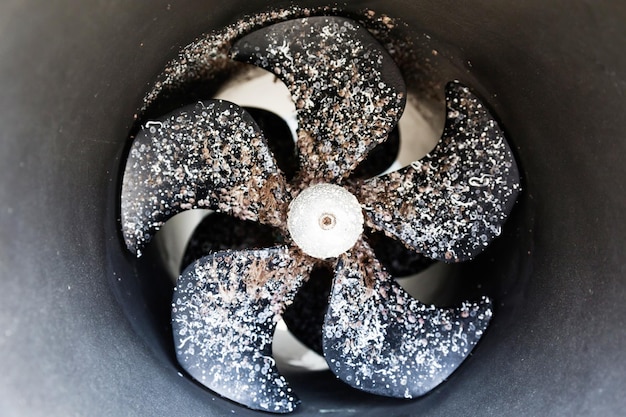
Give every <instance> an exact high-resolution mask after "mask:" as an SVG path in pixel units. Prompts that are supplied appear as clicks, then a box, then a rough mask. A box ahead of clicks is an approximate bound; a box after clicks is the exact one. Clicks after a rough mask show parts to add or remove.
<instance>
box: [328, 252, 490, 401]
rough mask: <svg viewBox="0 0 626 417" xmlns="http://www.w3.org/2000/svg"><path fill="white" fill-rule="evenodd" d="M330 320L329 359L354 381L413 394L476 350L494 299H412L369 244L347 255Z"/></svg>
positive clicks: (391, 394) (440, 378)
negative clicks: (453, 303)
mask: <svg viewBox="0 0 626 417" xmlns="http://www.w3.org/2000/svg"><path fill="white" fill-rule="evenodd" d="M335 273H336V275H335V281H334V284H333V288H332V291H331V296H330V305H329V307H328V312H327V313H326V319H325V322H324V336H323V337H324V341H323V344H324V356H325V357H326V361H327V362H328V365H329V366H330V369H331V370H332V371H333V372H334V373H335V375H337V377H338V378H340V379H341V380H342V381H344V382H346V383H347V384H349V385H351V386H353V387H355V388H358V389H360V390H363V391H366V392H371V393H374V394H380V395H385V396H389V397H400V398H402V397H403V398H413V397H417V396H420V395H423V394H425V393H427V392H428V391H430V390H431V389H433V388H434V387H436V386H437V385H439V384H440V383H441V382H442V381H443V380H444V379H445V378H447V377H448V376H449V375H450V374H451V373H452V372H453V371H454V370H455V369H457V367H458V366H459V365H460V364H461V362H463V361H464V360H465V358H466V357H467V355H468V354H469V353H470V352H471V351H472V348H473V347H474V346H475V345H476V343H477V342H478V340H479V339H480V337H481V336H482V334H483V332H484V330H485V329H486V328H487V325H488V323H489V320H490V318H491V302H490V301H489V299H487V298H486V297H484V298H483V299H482V300H481V301H480V302H479V303H469V302H466V303H463V305H462V306H461V307H458V308H455V309H440V308H436V307H435V306H427V305H425V304H422V303H420V302H419V301H417V300H415V299H414V298H412V297H411V296H410V295H409V294H407V293H406V292H405V291H404V290H403V289H402V287H400V286H399V285H398V284H397V283H396V281H395V280H394V279H393V278H392V277H391V276H390V275H389V274H388V273H387V272H386V271H385V270H384V269H383V268H382V266H381V265H380V263H379V262H378V260H377V259H376V258H375V254H374V252H373V251H372V250H371V249H370V248H369V247H368V245H367V244H366V243H365V242H363V241H362V242H360V243H359V244H357V247H355V248H354V249H353V250H352V251H351V252H349V253H346V254H344V255H342V256H341V257H340V258H339V261H338V263H337V266H336V270H335Z"/></svg>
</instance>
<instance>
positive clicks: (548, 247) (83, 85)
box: [0, 0, 626, 417]
mask: <svg viewBox="0 0 626 417" xmlns="http://www.w3.org/2000/svg"><path fill="white" fill-rule="evenodd" d="M308 3H309V4H312V3H313V2H308ZM364 6H365V4H364V3H359V4H358V5H348V6H347V8H348V9H350V10H353V11H355V12H356V11H358V10H360V9H361V8H362V7H364ZM367 6H370V7H372V8H373V9H375V10H376V11H377V12H378V13H382V12H384V13H388V14H390V15H392V16H400V17H402V18H403V20H404V21H405V22H407V23H408V24H409V27H410V28H411V29H412V30H413V31H415V32H416V33H418V32H423V31H425V32H427V33H428V34H429V36H431V38H433V39H438V40H439V41H440V44H443V45H453V46H454V48H452V49H451V50H452V51H453V53H451V55H453V56H451V58H453V60H454V62H455V63H456V64H457V73H456V75H457V77H460V78H463V80H462V81H465V82H466V83H468V84H471V85H472V86H474V85H480V86H481V91H480V93H481V96H482V97H485V98H486V99H487V102H488V104H489V105H490V107H491V108H492V109H493V110H494V113H495V114H497V115H498V117H499V122H500V123H501V125H502V126H503V127H504V129H505V131H506V133H507V135H508V138H509V140H510V141H511V143H512V144H513V145H514V146H513V148H514V151H515V153H516V156H517V157H518V160H519V161H520V165H521V168H522V171H523V175H524V180H525V181H524V189H525V190H526V196H525V197H524V198H523V200H522V204H521V205H520V207H519V209H517V210H516V211H515V212H514V213H513V216H514V222H513V223H512V225H511V228H510V229H508V230H505V231H504V233H503V236H502V237H501V238H500V239H499V240H498V241H496V242H495V243H494V244H495V246H496V247H494V249H493V250H492V251H490V252H489V253H487V254H485V255H484V256H483V257H481V259H479V260H478V261H476V262H475V263H474V264H473V265H472V266H471V267H469V268H470V270H475V271H477V273H478V272H480V273H482V274H498V275H499V276H501V277H502V280H501V283H500V284H498V285H497V286H496V293H497V294H496V295H498V296H499V297H498V302H497V304H496V306H495V307H496V315H495V316H494V320H493V322H492V325H491V326H490V330H489V332H488V333H487V334H486V335H485V336H484V337H483V340H482V342H481V344H480V346H479V347H478V348H477V349H476V350H475V353H474V355H473V356H472V357H471V358H470V360H469V361H468V362H467V363H466V364H465V366H464V369H462V370H459V373H458V374H456V375H455V376H453V377H452V378H451V379H450V381H448V382H447V383H446V384H445V386H442V387H441V388H440V389H438V390H436V391H435V392H433V393H432V394H431V395H428V396H426V397H424V398H423V399H421V400H419V401H416V402H404V401H402V402H400V401H397V400H383V399H379V398H371V397H369V396H364V395H359V394H354V393H351V392H348V391H343V390H342V388H341V386H340V385H338V384H337V383H335V382H334V380H333V378H332V376H330V375H328V374H326V373H322V374H314V376H311V375H309V374H307V375H305V376H300V377H299V379H297V378H295V379H294V381H293V383H292V385H293V386H294V389H296V390H298V393H299V395H300V397H301V398H302V399H303V401H305V404H308V405H307V406H305V407H303V408H302V411H301V415H316V414H319V411H320V410H344V411H345V410H358V413H359V415H362V416H379V415H390V416H392V415H397V416H417V415H420V416H422V415H433V416H435V415H440V416H449V415H458V414H464V415H480V416H484V415H498V416H500V415H563V416H567V415H620V414H621V413H622V411H623V409H624V408H625V407H626V400H625V399H624V396H623V391H624V387H625V386H626V377H625V375H626V353H625V352H626V349H624V346H626V323H625V322H624V321H625V320H626V319H624V318H625V317H626V304H625V303H624V302H623V301H624V299H625V298H626V281H625V280H624V276H626V270H625V268H626V266H625V265H626V255H625V253H624V250H623V243H624V240H625V237H626V224H625V223H624V222H623V213H624V211H625V210H626V200H625V197H624V196H625V195H626V190H625V189H624V187H625V186H624V181H623V179H624V178H626V168H625V166H624V164H623V155H624V154H626V140H625V139H624V132H625V131H626V119H624V118H623V117H622V115H621V110H622V109H623V108H625V107H626V56H625V55H624V53H623V51H624V50H626V26H624V24H623V22H624V21H626V7H624V5H623V4H622V3H621V2H616V1H599V2H594V3H593V4H589V3H588V2H584V1H560V0H553V1H549V2H545V1H526V2H518V3H509V2H503V3H494V2H491V1H478V2H472V3H471V4H469V3H468V4H461V3H458V2H448V1H444V2H441V1H425V2H404V1H388V2H381V3H376V2H368V3H367ZM262 7H265V6H264V5H262V4H261V2H241V3H233V4H232V8H231V7H224V6H223V5H220V6H219V7H217V6H216V5H215V4H213V3H211V2H206V3H197V2H193V3H191V2H165V1H163V2H160V1H156V2H152V3H151V4H150V6H149V7H147V6H146V5H145V4H143V3H141V4H140V3H133V4H128V3H127V2H106V3H96V4H94V3H86V2H73V1H57V2H50V3H41V2H34V1H8V2H3V3H2V5H1V6H0V35H1V36H0V90H1V91H2V94H0V126H2V128H1V129H0V286H1V289H2V293H3V295H4V298H3V303H2V304H1V305H0V322H1V326H0V328H1V329H2V331H1V332H0V375H1V376H0V393H1V394H0V413H1V414H2V415H6V416H23V415H28V416H39V415H41V416H43V415H46V416H48V415H76V414H79V415H133V416H146V415H171V416H177V415H180V416H188V415H208V416H216V417H217V416H223V415H230V414H231V410H234V411H235V412H236V413H237V414H238V415H256V413H254V412H251V411H245V410H240V409H238V408H236V406H235V405H233V404H231V403H229V402H226V401H222V400H219V399H213V397H212V396H211V394H210V393H207V392H206V391H205V390H203V389H201V388H199V387H198V386H196V385H194V384H193V383H191V382H189V381H188V380H186V379H184V378H181V377H179V376H178V375H177V369H176V368H175V367H174V365H173V362H171V361H170V359H171V358H170V357H169V356H168V355H167V354H165V353H164V352H163V349H162V348H161V344H160V342H159V341H158V339H157V338H156V336H155V334H159V333H158V332H154V331H153V330H152V328H151V325H150V323H148V322H146V321H145V320H144V319H143V317H145V316H146V311H145V309H146V306H145V304H143V303H142V301H141V293H140V291H139V290H138V287H137V286H136V284H135V283H134V281H133V279H134V278H133V272H132V269H131V268H130V266H129V263H128V261H127V260H126V258H125V257H124V256H122V255H120V254H119V253H120V252H117V253H116V252H115V251H120V250H121V248H122V246H121V245H122V244H123V243H122V241H121V236H119V235H118V234H117V231H116V230H117V229H116V228H117V226H118V223H116V221H115V218H116V213H115V210H113V209H112V207H115V204H114V202H112V200H114V195H115V193H112V192H110V191H111V190H114V191H119V188H118V185H119V182H118V180H119V178H118V175H119V173H120V167H119V163H120V162H119V155H121V154H122V151H123V148H124V146H125V140H126V138H127V135H128V132H129V130H130V128H131V125H132V124H133V118H132V115H133V114H134V113H135V112H136V109H137V108H138V107H139V106H140V105H141V99H142V97H143V95H144V93H145V90H146V86H147V85H148V84H149V83H151V82H152V81H153V79H154V77H155V75H156V74H157V73H158V72H159V71H160V69H161V68H162V66H163V65H164V63H165V62H166V61H167V59H169V58H171V57H173V55H174V53H175V52H174V51H176V49H177V48H178V47H180V46H182V45H184V44H186V43H188V42H190V41H191V40H192V39H194V37H196V36H197V35H198V34H199V33H202V32H206V31H209V30H211V29H213V28H217V27H221V26H223V25H224V23H226V22H228V23H230V22H232V21H233V20H234V19H235V18H237V17H239V16H241V15H242V14H243V13H248V12H254V11H256V10H258V9H259V8H262ZM433 49H434V48H433ZM475 80H480V82H478V83H476V84H474V83H473V82H474V81H475ZM533 219H534V221H533ZM530 229H532V230H530ZM107 246H108V248H109V249H108V250H107ZM111 260H114V261H115V262H114V263H113V264H111V262H110V261H111ZM512 277H518V278H519V279H513V278H512ZM303 388H304V389H303ZM329 388H330V389H329ZM329 391H330V392H329ZM346 413H348V411H346Z"/></svg>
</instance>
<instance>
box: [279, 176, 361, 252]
mask: <svg viewBox="0 0 626 417" xmlns="http://www.w3.org/2000/svg"><path fill="white" fill-rule="evenodd" d="M287 229H288V230H289V233H290V234H291V238H292V239H293V241H294V242H295V243H296V245H298V247H299V248H300V249H302V251H303V252H304V253H306V254H307V255H310V256H312V257H314V258H318V259H327V258H335V257H337V256H339V255H341V254H342V253H344V252H346V251H347V250H349V249H350V248H352V247H353V246H354V244H355V243H356V241H357V240H358V238H359V236H361V233H363V212H362V209H361V204H360V203H359V201H358V200H357V199H356V197H355V196H354V195H353V194H352V193H351V192H350V191H348V190H346V189H345V188H343V187H340V186H338V185H334V184H316V185H312V186H311V187H309V188H307V189H305V190H304V191H302V192H301V193H300V194H299V195H298V196H297V197H296V198H295V199H294V200H293V201H292V202H291V204H290V205H289V214H288V217H287Z"/></svg>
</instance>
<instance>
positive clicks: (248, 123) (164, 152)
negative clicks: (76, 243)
mask: <svg viewBox="0 0 626 417" xmlns="http://www.w3.org/2000/svg"><path fill="white" fill-rule="evenodd" d="M284 187H285V184H284V180H283V177H282V175H280V173H279V170H278V168H277V166H276V162H275V161H274V158H273V156H272V153H271V152H270V151H269V148H268V146H267V144H266V143H265V139H264V138H263V134H262V133H261V131H260V129H259V127H258V126H257V124H256V123H255V122H254V120H253V119H252V117H251V116H250V115H249V114H248V113H247V112H245V111H244V110H243V109H241V108H240V107H238V106H236V105H235V104H232V103H229V102H226V101H222V100H209V101H206V102H201V103H198V104H196V105H191V106H187V107H183V108H181V109H179V110H176V111H174V112H172V113H170V114H169V115H166V116H165V117H162V118H160V119H158V120H153V121H149V122H147V123H145V124H144V125H143V128H142V129H141V130H140V131H139V133H138V134H137V137H136V138H135V140H134V141H133V144H132V145H131V149H130V153H129V156H128V161H127V162H126V169H125V171H124V179H123V184H122V198H121V202H122V210H121V215H122V232H123V235H124V240H125V242H126V246H127V247H128V249H129V250H130V251H131V252H133V253H137V254H141V250H142V249H143V248H144V247H145V245H146V244H147V243H148V242H149V241H150V240H151V239H152V237H153V235H154V233H155V232H156V231H157V230H158V229H159V228H160V227H161V226H162V225H163V224H164V223H165V222H166V221H167V220H168V219H169V218H170V217H172V216H174V215H175V214H177V213H179V212H181V211H184V210H190V209H194V208H207V209H216V210H218V211H220V212H222V213H227V214H230V215H233V216H235V217H238V218H240V219H242V220H255V221H259V222H262V223H266V224H276V223H277V222H278V223H280V218H279V217H280V214H279V211H278V210H277V206H276V198H277V197H282V193H283V192H284Z"/></svg>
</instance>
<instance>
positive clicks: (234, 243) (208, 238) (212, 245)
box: [181, 212, 282, 270]
mask: <svg viewBox="0 0 626 417" xmlns="http://www.w3.org/2000/svg"><path fill="white" fill-rule="evenodd" d="M280 240H281V239H280V237H279V236H278V235H277V233H276V229H274V228H273V227H271V226H267V225H264V224H261V223H257V222H253V221H250V220H241V219H238V218H236V217H233V216H229V215H228V214H223V213H218V212H213V213H211V214H209V215H207V216H206V217H205V218H204V219H203V220H202V222H200V224H199V225H198V226H197V227H196V229H195V230H194V231H193V234H192V235H191V237H190V238H189V241H188V242H187V247H186V248H185V254H184V255H183V260H182V262H181V266H182V268H181V270H184V269H185V268H187V266H189V265H190V264H191V263H192V262H194V261H196V260H198V259H200V258H202V257H204V256H207V255H210V254H212V253H215V252H222V251H225V250H246V249H260V248H269V247H272V246H275V245H276V244H277V243H282V242H280Z"/></svg>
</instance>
